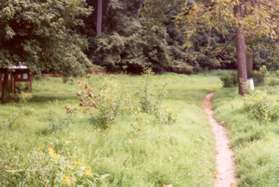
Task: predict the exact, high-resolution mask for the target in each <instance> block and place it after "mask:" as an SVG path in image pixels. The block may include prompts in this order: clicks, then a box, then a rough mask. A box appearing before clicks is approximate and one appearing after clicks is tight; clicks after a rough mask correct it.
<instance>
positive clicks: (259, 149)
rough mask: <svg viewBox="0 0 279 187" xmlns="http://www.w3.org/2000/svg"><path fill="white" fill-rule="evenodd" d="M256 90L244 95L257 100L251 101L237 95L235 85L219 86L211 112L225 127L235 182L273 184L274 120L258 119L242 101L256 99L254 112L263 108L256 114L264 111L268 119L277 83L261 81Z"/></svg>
mask: <svg viewBox="0 0 279 187" xmlns="http://www.w3.org/2000/svg"><path fill="white" fill-rule="evenodd" d="M269 76H270V75H269ZM272 76H274V75H272ZM268 78H269V77H268ZM257 90H260V92H259V93H255V95H251V96H248V98H249V100H254V99H255V100H257V101H254V102H252V101H251V102H249V101H247V100H248V98H247V99H246V98H243V97H240V96H237V95H236V90H235V89H222V90H219V91H218V92H217V94H216V97H215V102H214V106H215V114H216V115H217V117H218V119H219V120H220V121H223V122H224V125H225V126H226V127H227V128H228V129H229V130H228V132H229V135H230V138H231V142H232V148H233V151H234V153H235V160H236V172H237V173H236V174H237V176H238V178H239V186H277V185H278V183H279V178H278V173H279V167H278V165H277V163H278V158H279V154H278V151H277V150H278V145H279V128H278V120H271V121H270V120H269V121H262V119H258V118H256V117H255V116H254V115H253V114H252V112H247V111H245V110H243V107H244V106H245V103H246V104H248V103H251V104H252V105H253V104H254V105H256V103H257V106H255V107H257V108H258V109H254V110H255V112H256V113H259V111H262V109H263V108H265V109H264V110H266V112H260V115H262V113H267V115H266V114H265V115H263V116H269V117H267V118H266V119H272V118H273V117H272V113H273V112H275V113H278V98H279V97H278V87H277V86H276V87H274V86H268V85H262V86H259V87H258V88H257ZM254 97H255V98H254ZM247 102H248V103H247ZM252 105H251V106H250V108H251V107H252ZM266 105H270V106H266ZM273 107H274V108H273ZM259 108H261V109H259ZM276 108H277V109H276ZM252 110H253V109H252ZM276 110H277V111H276ZM276 115H277V116H278V114H276ZM257 116H259V114H257Z"/></svg>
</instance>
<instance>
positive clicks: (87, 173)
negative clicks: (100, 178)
mask: <svg viewBox="0 0 279 187" xmlns="http://www.w3.org/2000/svg"><path fill="white" fill-rule="evenodd" d="M84 175H85V176H88V177H90V176H92V175H93V173H92V170H91V169H90V168H85V170H84Z"/></svg>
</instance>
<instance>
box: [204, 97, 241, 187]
mask: <svg viewBox="0 0 279 187" xmlns="http://www.w3.org/2000/svg"><path fill="white" fill-rule="evenodd" d="M213 96H214V94H213V93H211V94H208V95H207V96H206V97H205V99H204V101H203V108H204V111H205V112H206V113H207V115H208V121H209V123H210V125H211V127H212V132H213V134H214V137H215V142H216V180H215V186H216V187H235V186H237V181H236V178H235V167H234V159H233V152H232V150H231V148H230V143H229V138H228V135H227V131H226V129H225V128H224V127H223V126H222V125H221V124H220V123H218V122H217V121H216V119H215V118H214V112H213V111H212V98H213Z"/></svg>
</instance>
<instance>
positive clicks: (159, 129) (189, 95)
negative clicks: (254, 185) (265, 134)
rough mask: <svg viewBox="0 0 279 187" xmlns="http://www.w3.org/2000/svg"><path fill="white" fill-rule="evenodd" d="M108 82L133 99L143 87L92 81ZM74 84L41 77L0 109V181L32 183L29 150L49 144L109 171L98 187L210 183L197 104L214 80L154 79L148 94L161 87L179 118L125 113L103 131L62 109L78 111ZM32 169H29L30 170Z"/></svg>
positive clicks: (128, 80) (129, 80) (204, 126)
mask: <svg viewBox="0 0 279 187" xmlns="http://www.w3.org/2000/svg"><path fill="white" fill-rule="evenodd" d="M107 80H113V81H114V82H116V83H117V84H118V85H120V86H121V90H122V93H129V94H130V95H132V96H134V97H135V98H136V95H137V94H136V93H137V92H139V91H140V92H141V91H142V90H143V87H144V81H145V77H144V76H128V75H105V76H103V75H95V76H92V77H90V78H89V82H90V84H91V85H93V88H96V89H98V88H99V87H100V85H101V84H102V83H103V82H104V81H107ZM77 82H78V80H75V81H73V82H71V83H66V84H64V83H63V82H62V80H61V79H59V78H49V79H42V80H38V81H35V83H34V91H33V97H32V99H31V100H29V101H28V102H27V103H9V104H5V105H0V184H6V185H7V184H10V186H19V185H22V184H24V181H25V180H26V181H27V179H30V178H32V177H33V175H35V174H36V171H33V170H34V168H36V164H38V163H37V162H36V159H37V158H38V159H39V160H40V159H41V157H40V156H38V155H41V154H35V156H34V157H35V159H34V158H33V156H30V153H32V152H34V151H35V152H36V151H38V152H44V153H46V155H47V149H48V147H49V146H50V145H51V146H54V147H55V150H56V151H57V152H58V153H59V154H61V155H65V157H66V156H67V158H69V159H71V160H78V161H79V162H81V163H83V164H84V165H86V166H87V167H90V168H92V171H93V173H95V174H98V175H103V174H108V176H109V177H107V178H106V180H103V181H102V182H99V184H98V185H100V186H123V187H126V186H139V187H141V186H142V187H143V186H144V187H148V186H150V187H151V186H161V185H162V184H173V185H174V186H212V185H213V183H214V168H215V166H214V157H215V155H214V154H215V153H214V150H215V149H214V141H213V137H212V134H211V130H210V126H209V125H208V122H207V117H206V115H205V114H204V112H203V110H202V108H201V102H202V99H203V97H204V96H205V95H206V94H207V93H208V92H209V91H212V90H216V89H217V88H219V84H220V82H219V80H218V79H217V78H216V77H215V76H205V75H194V76H184V75H175V74H166V75H157V76H155V75H154V76H151V77H150V79H149V84H150V87H151V90H152V91H153V92H159V91H160V90H161V88H162V87H163V86H164V85H166V90H167V94H166V95H165V97H164V99H163V107H164V108H168V110H169V111H171V112H172V113H175V114H176V116H177V120H176V122H175V123H174V124H171V125H162V124H158V123H156V122H154V121H152V120H151V118H150V116H148V115H147V114H144V113H122V114H121V115H120V116H118V117H117V119H116V121H115V122H114V123H113V124H111V125H110V126H109V128H107V129H101V128H98V126H96V124H94V123H92V121H90V116H89V115H88V114H84V113H82V112H77V113H75V114H72V116H69V114H66V113H65V109H64V108H65V106H66V105H72V106H75V107H77V106H78V100H77V97H76V93H77V92H78V90H79V87H78V84H77ZM120 94H121V93H120ZM52 124H54V128H52V126H51V125H52ZM247 151H248V150H247ZM274 152H275V151H274ZM31 155H32V154H31ZM31 157H32V159H33V160H32V159H31ZM34 160H35V161H34ZM42 160H43V159H42ZM38 162H40V161H38ZM46 162H47V161H46ZM29 165H32V169H30V168H29V169H27V168H28V167H29ZM33 166H34V167H33ZM40 166H41V165H40ZM62 166H63V165H62ZM45 167H46V168H48V166H45ZM59 167H61V166H59ZM37 169H40V168H37ZM7 170H9V171H7ZM11 170H12V171H11ZM61 170H62V169H61V168H59V172H60V173H61ZM3 171H5V172H3ZM59 172H58V173H59ZM1 173H2V174H1ZM3 173H5V174H3ZM41 173H43V174H44V172H43V171H41ZM62 173H63V172H62ZM43 174H41V175H43ZM45 175H47V176H48V174H47V173H45ZM53 175H54V176H55V175H58V174H56V173H54V174H53ZM63 175H66V174H65V173H63ZM68 175H71V174H68ZM7 176H8V178H5V177H7ZM22 176H23V178H21V177H22ZM56 177H57V176H56ZM60 177H62V178H63V176H60ZM51 179H52V178H50V177H46V179H44V181H43V182H41V183H38V181H37V180H43V179H41V178H36V177H34V179H33V180H29V183H27V184H26V183H25V185H28V184H29V186H30V185H31V186H32V184H33V186H34V184H36V185H37V186H43V184H49V183H48V181H47V180H51ZM30 181H31V182H30Z"/></svg>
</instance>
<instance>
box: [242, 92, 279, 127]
mask: <svg viewBox="0 0 279 187" xmlns="http://www.w3.org/2000/svg"><path fill="white" fill-rule="evenodd" d="M244 108H245V110H246V111H247V112H248V113H249V114H250V116H252V117H254V118H256V119H257V120H259V121H262V122H268V121H274V120H277V119H278V118H279V113H278V112H279V106H278V105H276V104H275V103H274V101H272V100H271V99H269V98H268V96H267V94H266V93H264V92H256V93H255V94H252V95H250V96H247V97H246V98H245V104H244Z"/></svg>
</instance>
